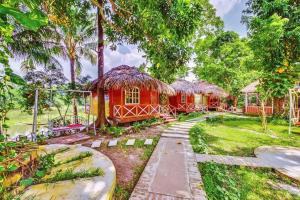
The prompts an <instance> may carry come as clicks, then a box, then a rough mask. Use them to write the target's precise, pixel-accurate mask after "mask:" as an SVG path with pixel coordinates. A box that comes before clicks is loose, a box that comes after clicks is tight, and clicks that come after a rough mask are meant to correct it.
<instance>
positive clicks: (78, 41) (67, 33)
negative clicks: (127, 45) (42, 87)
mask: <svg viewBox="0 0 300 200" xmlns="http://www.w3.org/2000/svg"><path fill="white" fill-rule="evenodd" d="M42 7H43V9H44V11H45V12H46V13H47V14H48V16H49V18H50V24H49V26H47V27H42V28H40V29H39V31H38V32H36V33H32V31H27V30H24V29H22V28H21V29H19V30H18V32H16V33H15V34H14V39H15V41H16V42H15V43H13V44H12V45H11V50H13V52H14V53H15V54H17V55H19V56H21V58H25V60H24V61H23V62H22V65H21V67H22V68H23V69H25V70H26V71H30V70H35V69H36V68H37V67H38V66H43V69H46V68H45V67H47V66H53V65H56V66H57V68H59V67H61V64H60V63H59V61H58V60H57V59H56V58H57V57H61V58H64V59H68V61H69V63H70V75H71V84H70V88H69V89H72V90H75V89H76V76H79V75H80V72H81V69H82V64H81V61H82V58H85V59H86V60H88V61H90V62H91V63H92V64H96V53H95V52H94V50H93V47H94V40H95V30H96V29H95V26H94V24H95V22H94V18H93V13H92V12H91V3H90V2H89V1H84V0H71V1H69V0H68V1H67V0H61V1H48V0H46V1H44V2H43V4H42ZM72 102H73V103H72V104H73V115H74V116H77V114H78V113H77V104H76V98H75V97H74V98H73V100H72Z"/></svg>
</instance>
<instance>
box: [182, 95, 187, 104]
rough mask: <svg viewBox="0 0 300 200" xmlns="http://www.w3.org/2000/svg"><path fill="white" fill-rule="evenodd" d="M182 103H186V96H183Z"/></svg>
mask: <svg viewBox="0 0 300 200" xmlns="http://www.w3.org/2000/svg"><path fill="white" fill-rule="evenodd" d="M181 103H186V95H185V94H181Z"/></svg>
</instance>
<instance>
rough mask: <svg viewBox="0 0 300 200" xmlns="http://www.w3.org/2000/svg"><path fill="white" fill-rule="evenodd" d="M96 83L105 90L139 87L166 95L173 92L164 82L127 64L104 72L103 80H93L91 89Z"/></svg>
mask: <svg viewBox="0 0 300 200" xmlns="http://www.w3.org/2000/svg"><path fill="white" fill-rule="evenodd" d="M97 84H102V85H103V86H104V89H105V90H108V89H120V88H124V89H130V88H133V87H140V88H147V89H151V90H157V91H158V92H160V93H163V94H167V95H174V94H175V91H174V89H173V88H172V87H170V86H169V85H167V84H166V83H164V82H162V81H160V80H158V79H156V78H153V77H151V76H150V75H148V74H146V73H143V72H140V71H139V70H138V69H137V68H135V67H130V66H127V65H120V66H118V67H115V68H113V69H111V70H110V71H108V72H107V73H105V74H104V77H103V81H102V82H101V83H99V81H98V80H95V81H94V82H93V86H92V88H91V90H93V89H95V88H96V86H97Z"/></svg>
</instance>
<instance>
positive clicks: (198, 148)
mask: <svg viewBox="0 0 300 200" xmlns="http://www.w3.org/2000/svg"><path fill="white" fill-rule="evenodd" d="M189 135H190V142H191V144H192V147H193V150H194V152H196V153H206V152H207V145H206V141H205V138H204V129H203V127H202V126H201V125H200V124H197V125H195V126H193V127H192V128H191V129H190V131H189Z"/></svg>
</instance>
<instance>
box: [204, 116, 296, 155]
mask: <svg viewBox="0 0 300 200" xmlns="http://www.w3.org/2000/svg"><path fill="white" fill-rule="evenodd" d="M201 126H202V127H203V129H204V132H203V133H202V134H203V137H204V139H205V142H206V144H207V145H208V153H209V154H221V155H233V156H253V155H254V154H253V151H254V149H255V148H256V147H259V146H263V145H280V146H293V147H300V128H297V127H294V128H293V130H292V133H291V134H290V135H289V134H288V126H287V125H275V124H272V123H270V124H269V129H270V131H269V133H263V132H262V128H261V125H260V121H259V119H258V118H232V117H230V118H226V117H225V118H224V121H223V122H219V123H215V124H213V125H211V124H207V123H206V122H203V123H201Z"/></svg>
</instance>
